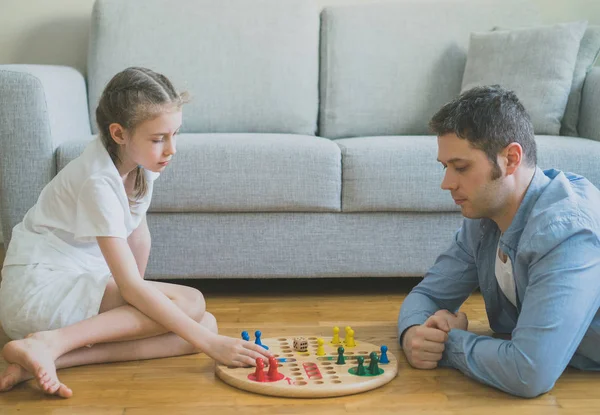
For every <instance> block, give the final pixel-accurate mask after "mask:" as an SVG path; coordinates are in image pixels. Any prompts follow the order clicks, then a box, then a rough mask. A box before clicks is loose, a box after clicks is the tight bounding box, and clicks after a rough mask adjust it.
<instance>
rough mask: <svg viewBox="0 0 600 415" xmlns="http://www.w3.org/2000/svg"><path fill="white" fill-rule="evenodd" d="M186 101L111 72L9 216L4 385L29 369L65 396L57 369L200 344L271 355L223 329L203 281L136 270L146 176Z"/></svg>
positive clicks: (138, 72)
mask: <svg viewBox="0 0 600 415" xmlns="http://www.w3.org/2000/svg"><path fill="white" fill-rule="evenodd" d="M185 102H186V95H185V94H178V93H177V92H176V91H175V89H174V88H173V85H172V84H171V82H170V81H169V80H168V79H167V78H166V77H164V76H163V75H160V74H157V73H155V72H153V71H151V70H148V69H144V68H128V69H126V70H124V71H123V72H120V73H118V74H117V75H115V77H114V78H113V79H112V80H111V81H110V82H109V83H108V85H107V86H106V88H105V90H104V92H103V93H102V96H101V98H100V102H99V104H98V108H97V109H96V119H97V123H98V128H99V137H98V138H96V139H94V140H93V141H91V142H90V143H89V145H88V146H87V147H86V149H85V151H84V152H83V153H82V154H81V156H79V157H78V158H77V159H75V160H73V161H72V162H71V163H69V164H68V165H67V166H66V167H65V168H64V169H63V170H61V171H60V172H59V173H58V174H57V175H56V177H54V179H53V180H52V181H51V182H50V183H48V185H46V187H45V188H44V189H43V190H42V192H41V194H40V196H39V199H38V201H37V203H36V204H35V206H33V207H32V208H31V209H30V210H29V212H27V214H26V215H25V218H24V219H23V222H21V223H19V224H18V225H17V226H15V228H14V231H13V236H12V239H11V241H10V244H9V246H8V250H7V252H6V259H5V260H4V268H3V269H2V285H1V287H0V321H1V322H2V326H3V328H4V330H5V332H6V333H7V334H8V336H9V337H11V338H12V339H15V340H13V341H11V342H9V343H7V344H6V346H5V347H4V349H3V350H2V355H3V356H4V358H5V359H6V361H7V362H9V363H10V365H9V366H8V368H7V369H6V370H5V371H4V373H3V374H2V375H0V390H3V391H5V390H8V389H10V388H11V387H12V386H14V385H15V384H17V383H19V382H22V381H24V380H26V379H29V378H31V377H35V378H36V381H37V383H38V384H39V386H40V387H41V388H42V390H43V391H44V392H46V393H48V394H56V395H58V396H62V397H65V398H66V397H70V396H71V395H72V391H71V390H70V389H69V388H68V387H67V386H65V385H64V384H62V383H60V382H59V380H58V377H57V375H56V369H57V368H59V369H60V368H66V367H71V366H78V365H85V364H93V363H103V362H115V361H125V360H135V359H152V358H158V357H167V356H178V355H184V354H190V353H195V352H198V351H203V352H205V353H206V354H207V355H209V356H210V357H211V358H213V359H215V360H217V361H218V362H221V363H224V364H227V365H232V366H242V365H253V364H255V363H254V362H255V360H256V359H257V358H259V357H262V358H268V357H269V356H270V354H269V353H268V352H267V351H266V350H265V349H264V348H262V347H260V346H258V345H256V344H254V343H252V342H247V341H243V340H241V339H234V338H230V337H225V336H221V335H219V334H218V333H217V324H216V320H215V318H214V317H213V315H212V314H210V313H209V312H207V311H206V310H205V302H204V298H203V297H202V294H201V293H200V292H199V291H197V290H195V289H193V288H189V287H185V286H179V285H174V284H166V283H160V282H154V281H145V280H144V279H143V276H144V272H145V270H146V264H147V262H148V255H149V253H150V233H149V231H148V225H147V223H146V211H147V209H148V206H149V205H150V199H151V197H152V187H153V181H154V180H155V179H156V177H158V175H159V173H160V172H162V171H163V170H164V169H165V168H166V167H167V165H168V164H169V161H170V160H171V158H172V157H173V156H174V155H175V135H176V134H177V132H178V131H179V128H180V126H181V120H182V106H183V104H184V103H185ZM30 333H33V334H30ZM90 345H94V346H93V347H89V346H90ZM84 346H88V347H84Z"/></svg>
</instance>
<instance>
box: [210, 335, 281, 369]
mask: <svg viewBox="0 0 600 415" xmlns="http://www.w3.org/2000/svg"><path fill="white" fill-rule="evenodd" d="M204 352H205V353H206V354H207V355H208V356H210V357H212V358H213V359H214V360H216V361H217V362H219V363H223V364H224V365H227V366H230V367H242V366H256V359H257V358H259V357H260V358H262V359H263V360H264V361H265V362H266V361H268V359H269V357H271V353H269V351H268V350H266V349H265V348H264V347H262V346H259V345H258V344H255V343H252V342H249V341H246V340H242V339H234V338H233V337H227V336H221V335H215V337H214V338H213V339H211V340H210V342H209V344H208V346H207V347H205V348H204Z"/></svg>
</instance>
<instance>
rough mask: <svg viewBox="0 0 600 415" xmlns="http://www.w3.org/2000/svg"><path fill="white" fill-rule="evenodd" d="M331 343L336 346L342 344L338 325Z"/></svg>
mask: <svg viewBox="0 0 600 415" xmlns="http://www.w3.org/2000/svg"><path fill="white" fill-rule="evenodd" d="M331 344H334V345H336V346H337V345H338V344H340V328H339V327H337V326H336V327H334V328H333V338H332V339H331Z"/></svg>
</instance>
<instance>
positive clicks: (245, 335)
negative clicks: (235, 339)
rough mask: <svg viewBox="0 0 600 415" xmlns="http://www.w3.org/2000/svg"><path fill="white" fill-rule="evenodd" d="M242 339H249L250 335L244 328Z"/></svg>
mask: <svg viewBox="0 0 600 415" xmlns="http://www.w3.org/2000/svg"><path fill="white" fill-rule="evenodd" d="M242 339H244V340H246V341H250V335H249V334H248V332H247V331H245V330H244V331H243V332H242Z"/></svg>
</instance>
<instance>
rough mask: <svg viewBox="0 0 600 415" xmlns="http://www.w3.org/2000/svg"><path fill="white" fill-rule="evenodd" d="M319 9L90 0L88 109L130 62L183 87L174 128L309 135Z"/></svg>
mask: <svg viewBox="0 0 600 415" xmlns="http://www.w3.org/2000/svg"><path fill="white" fill-rule="evenodd" d="M318 65H319V8H318V7H317V6H316V5H315V4H314V3H313V2H311V1H310V0H285V1H281V0H252V1H248V0H218V1H217V0H127V1H123V0H98V1H97V2H96V3H95V6H94V9H93V13H92V28H91V38H90V48H89V54H88V87H89V108H90V118H91V121H92V128H93V130H94V132H97V127H96V125H95V116H94V112H95V109H96V107H97V104H98V100H99V98H100V95H101V93H102V90H103V89H104V86H105V85H106V83H107V82H108V81H109V80H110V78H111V77H112V76H113V75H115V74H116V73H117V72H119V71H120V70H122V69H124V68H126V67H129V66H145V67H149V68H151V69H153V70H155V71H157V72H161V73H163V74H164V75H166V76H167V77H168V78H169V79H171V81H173V83H174V85H175V86H176V88H178V89H182V90H187V91H188V92H190V93H191V96H192V101H191V102H190V103H189V104H188V105H187V106H186V109H185V110H184V111H185V116H184V124H183V128H182V131H183V132H193V133H204V132H230V133H235V132H245V133H252V132H262V133H295V134H315V132H316V128H317V114H318V76H319V75H318V72H319V68H318Z"/></svg>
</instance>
